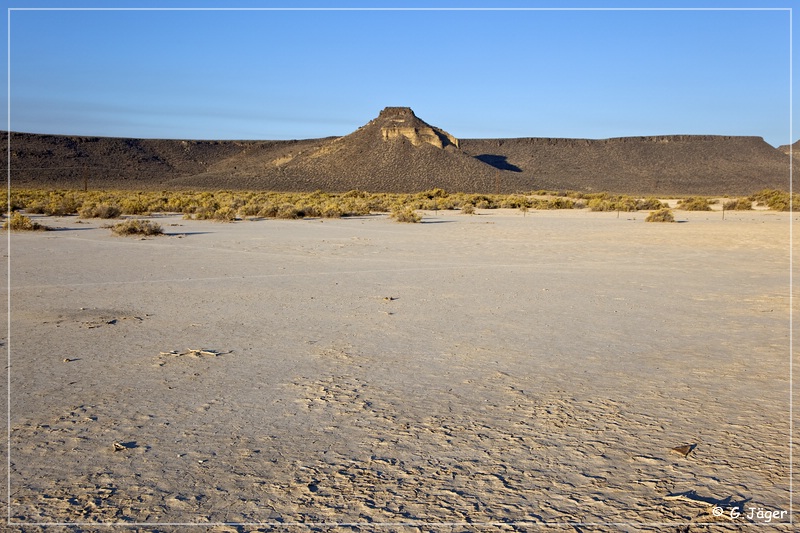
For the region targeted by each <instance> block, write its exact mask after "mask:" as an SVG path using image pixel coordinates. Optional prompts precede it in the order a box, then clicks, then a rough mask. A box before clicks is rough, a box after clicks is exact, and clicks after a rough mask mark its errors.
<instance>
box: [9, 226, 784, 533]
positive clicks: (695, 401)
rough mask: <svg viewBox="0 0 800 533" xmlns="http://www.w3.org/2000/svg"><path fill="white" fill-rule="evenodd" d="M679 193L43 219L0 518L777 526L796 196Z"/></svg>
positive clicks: (80, 522)
mask: <svg viewBox="0 0 800 533" xmlns="http://www.w3.org/2000/svg"><path fill="white" fill-rule="evenodd" d="M675 213H676V215H677V218H678V219H679V220H681V221H682V223H677V224H651V223H645V222H644V218H645V215H646V213H630V214H626V213H622V214H621V215H620V216H619V218H618V217H617V214H616V213H591V212H589V211H587V210H574V211H548V212H530V213H528V214H527V216H523V214H522V213H520V212H518V211H492V212H488V211H487V212H481V214H479V215H477V216H467V215H460V214H457V213H445V212H438V213H428V214H426V216H425V218H424V223H422V224H400V223H396V222H393V221H391V220H389V219H388V218H386V217H384V216H370V217H359V218H349V219H339V220H302V221H279V220H253V221H250V220H248V221H240V222H236V223H232V224H224V223H214V222H207V221H186V220H182V219H181V218H180V217H179V216H162V217H155V218H156V219H157V220H159V221H160V222H161V223H162V224H163V225H164V227H165V230H166V232H167V233H168V235H167V236H162V237H156V238H147V239H140V238H124V237H114V236H112V235H111V233H110V231H109V230H108V229H104V228H102V227H101V226H102V225H103V224H107V221H96V220H93V221H78V219H76V218H74V217H64V218H57V219H54V218H47V217H37V219H38V220H40V221H42V222H44V223H45V224H48V225H51V226H55V227H58V228H60V230H59V231H52V232H41V233H14V234H12V236H11V239H10V243H11V248H10V254H11V283H10V287H11V291H10V296H11V298H10V302H11V306H10V308H11V319H10V325H11V329H10V333H9V334H8V335H6V336H5V337H4V338H3V339H2V343H3V346H4V347H6V348H8V349H9V351H10V380H9V381H10V387H11V389H10V394H9V395H8V396H9V398H10V440H9V443H8V445H9V446H10V449H9V451H10V472H9V492H10V502H9V503H10V505H9V507H8V514H9V516H10V520H11V522H12V523H14V524H29V525H28V526H26V527H24V528H22V526H9V529H10V530H24V531H38V530H43V531H44V530H46V531H54V530H59V528H53V527H45V526H44V524H73V525H72V526H71V527H70V528H69V529H68V530H71V531H94V530H95V526H94V525H93V524H96V523H99V522H103V523H125V524H129V525H132V526H134V527H136V528H137V529H138V530H140V531H184V530H189V529H192V530H196V529H200V530H208V531H272V530H274V531H308V530H320V531H338V530H342V531H344V530H350V529H357V530H359V531H495V530H520V531H527V530H535V529H542V530H545V529H546V530H557V531H558V530H563V531H609V530H614V531H642V530H653V531H687V530H689V531H710V530H715V531H716V530H726V531H727V530H749V529H750V528H753V527H754V524H761V523H764V522H766V521H767V519H769V520H771V521H770V524H772V525H774V524H775V523H776V522H782V523H784V524H785V523H786V522H788V521H789V519H790V516H789V514H788V512H789V510H790V492H789V490H790V483H789V466H790V460H789V457H790V456H789V416H790V414H789V407H790V403H789V397H790V392H789V386H790V381H789V369H790V357H789V290H790V289H789V268H790V267H789V228H790V219H791V217H792V216H793V215H791V214H789V213H775V212H745V213H736V212H727V213H726V214H725V220H722V218H721V214H720V213H718V212H713V213H686V212H682V211H676V212H675ZM794 218H795V219H797V218H798V217H797V216H794ZM4 246H5V244H4ZM5 252H8V250H5ZM794 301H795V302H796V301H797V300H796V299H795V300H794ZM191 350H205V351H206V352H207V353H198V352H192V351H191ZM171 352H172V353H171ZM3 387H5V383H4V384H3ZM3 396H4V397H5V395H3ZM115 443H116V444H118V446H117V447H116V448H119V449H115ZM680 445H696V447H695V448H694V449H693V451H691V453H689V455H688V456H686V457H684V456H683V455H681V454H679V453H676V452H674V451H672V450H671V448H673V447H676V446H680ZM5 466H6V465H4V468H5ZM797 466H798V465H797V464H795V470H797ZM3 499H4V500H5V495H4V496H3ZM3 503H4V504H5V503H7V502H5V501H4V502H3ZM715 506H716V507H719V508H720V509H721V512H722V513H723V514H722V516H721V517H715V516H713V509H714V507H715ZM759 510H760V511H759ZM781 511H783V513H781ZM4 512H5V509H4ZM759 512H760V514H759ZM737 513H741V516H736V514H737ZM732 514H733V516H731V515H732ZM748 515H752V516H748ZM193 524H206V525H205V526H203V527H201V526H193ZM62 529H63V528H62ZM96 529H97V530H98V531H109V529H108V528H105V529H102V528H96ZM777 529H779V530H786V531H788V530H790V529H791V528H790V526H788V525H783V526H778V527H777Z"/></svg>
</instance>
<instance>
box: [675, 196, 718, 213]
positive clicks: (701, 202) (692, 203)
mask: <svg viewBox="0 0 800 533" xmlns="http://www.w3.org/2000/svg"><path fill="white" fill-rule="evenodd" d="M678 208H679V209H683V210H684V211H711V204H709V203H708V199H707V198H700V197H690V198H685V199H683V200H679V201H678Z"/></svg>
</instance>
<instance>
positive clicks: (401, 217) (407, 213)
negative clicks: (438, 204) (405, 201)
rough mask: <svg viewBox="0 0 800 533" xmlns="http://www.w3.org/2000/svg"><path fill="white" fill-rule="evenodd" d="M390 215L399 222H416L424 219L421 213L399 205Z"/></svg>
mask: <svg viewBox="0 0 800 533" xmlns="http://www.w3.org/2000/svg"><path fill="white" fill-rule="evenodd" d="M389 216H390V217H391V218H393V219H395V220H396V221H397V222H410V223H416V222H419V221H421V220H422V217H421V216H420V215H419V213H417V212H416V211H414V209H412V208H410V207H398V208H397V209H394V210H393V211H392V213H391V215H389Z"/></svg>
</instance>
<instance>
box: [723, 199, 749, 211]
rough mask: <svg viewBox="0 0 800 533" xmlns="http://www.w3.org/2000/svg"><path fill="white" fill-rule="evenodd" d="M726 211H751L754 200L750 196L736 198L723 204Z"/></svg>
mask: <svg viewBox="0 0 800 533" xmlns="http://www.w3.org/2000/svg"><path fill="white" fill-rule="evenodd" d="M723 206H724V207H725V210H726V211H749V210H751V209H753V202H752V201H751V200H750V199H749V198H734V199H733V200H729V201H727V202H725V203H724V204H723Z"/></svg>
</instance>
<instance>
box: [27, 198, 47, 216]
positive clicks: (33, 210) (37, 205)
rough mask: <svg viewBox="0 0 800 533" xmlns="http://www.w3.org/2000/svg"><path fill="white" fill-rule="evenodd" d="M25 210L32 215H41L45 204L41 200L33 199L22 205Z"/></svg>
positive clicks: (45, 206)
mask: <svg viewBox="0 0 800 533" xmlns="http://www.w3.org/2000/svg"><path fill="white" fill-rule="evenodd" d="M24 207H25V211H26V212H28V213H30V214H32V215H43V214H44V212H45V209H47V204H46V203H44V202H42V201H41V200H35V201H33V202H31V203H30V204H27V205H25V206H24Z"/></svg>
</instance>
